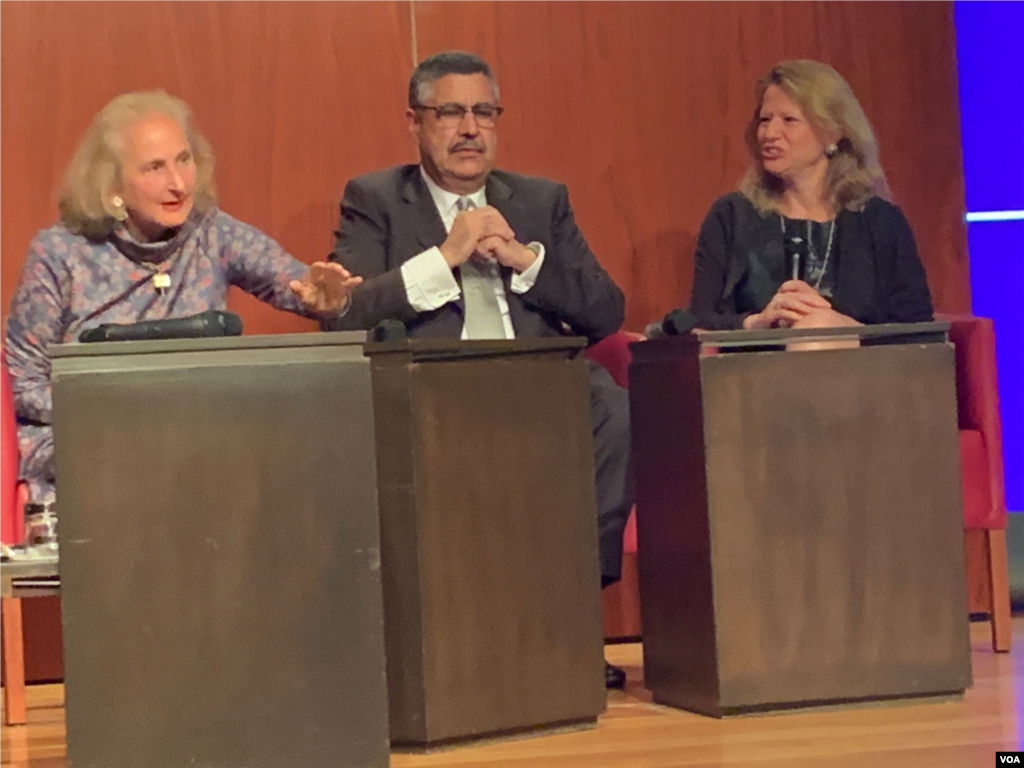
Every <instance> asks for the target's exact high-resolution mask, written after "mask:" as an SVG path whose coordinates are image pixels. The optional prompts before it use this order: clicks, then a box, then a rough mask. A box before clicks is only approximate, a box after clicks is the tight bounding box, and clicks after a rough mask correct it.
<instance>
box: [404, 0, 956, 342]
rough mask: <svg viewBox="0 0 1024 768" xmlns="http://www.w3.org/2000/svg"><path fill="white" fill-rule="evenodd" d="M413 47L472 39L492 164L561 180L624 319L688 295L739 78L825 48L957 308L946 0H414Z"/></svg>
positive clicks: (749, 88)
mask: <svg viewBox="0 0 1024 768" xmlns="http://www.w3.org/2000/svg"><path fill="white" fill-rule="evenodd" d="M414 10H415V16H416V31H417V35H416V39H417V48H418V51H417V52H418V55H419V57H420V58H422V57H424V56H426V55H429V54H431V53H434V52H436V51H438V50H443V49H446V48H461V49H464V50H472V51H474V52H477V53H479V54H481V55H483V56H485V57H486V58H487V59H488V60H489V61H490V62H491V64H492V65H493V66H494V68H495V69H496V75H497V76H498V79H499V84H500V86H501V89H502V93H501V97H502V102H503V103H504V104H505V105H506V107H507V108H508V111H507V112H506V113H505V115H504V116H503V117H502V124H501V127H500V145H499V146H500V149H499V163H500V164H501V165H503V166H504V167H506V168H509V169H510V170H518V171H522V172H526V173H538V174H541V175H545V176H550V177H554V178H557V179H560V180H562V181H565V182H566V183H567V184H568V185H569V190H570V196H571V199H572V201H573V205H574V208H575V211H576V215H577V218H578V220H579V222H580V224H581V226H582V228H583V230H584V232H585V234H586V235H587V238H588V240H589V241H590V243H591V246H592V248H593V250H594V252H595V253H596V254H597V255H598V258H599V259H600V260H601V261H602V263H603V264H604V265H605V266H606V268H608V270H609V271H610V272H611V273H612V274H613V276H614V277H615V279H616V280H617V281H618V282H619V284H620V285H621V286H622V287H623V289H624V290H625V292H626V296H627V301H628V306H627V327H629V328H632V329H639V328H642V327H643V325H644V324H645V323H647V322H648V321H649V320H651V319H653V318H654V317H656V316H658V315H660V314H661V313H663V312H665V311H666V310H668V309H669V308H671V307H673V306H677V305H679V304H685V303H687V302H688V300H689V290H690V284H691V279H692V258H693V247H694V242H695V239H696V235H697V232H698V229H699V227H700V222H701V220H702V219H703V216H704V214H705V213H706V212H707V210H708V208H709V206H710V204H711V202H712V201H713V200H714V199H715V198H716V197H718V196H719V195H721V194H723V193H724V192H726V191H728V190H730V189H731V188H733V187H734V186H735V184H736V181H737V180H738V178H739V176H740V175H741V174H742V172H743V170H744V168H745V167H746V164H747V158H748V155H747V151H746V148H745V146H744V144H743V138H742V133H743V127H744V125H745V122H746V120H747V118H748V116H749V114H750V112H751V110H752V109H753V102H752V93H753V84H754V81H755V80H756V79H757V78H758V77H759V76H760V75H762V74H763V73H764V72H765V71H767V69H768V68H769V67H770V66H771V65H772V64H773V63H775V62H776V61H778V60H780V59H783V58H815V59H819V60H822V61H825V62H827V63H830V64H832V65H833V66H834V67H836V69H838V70H839V71H840V73H842V74H843V75H844V77H846V78H847V80H848V81H849V82H850V84H851V86H852V87H853V89H854V92H855V93H856V94H857V95H858V97H859V99H860V100H861V102H862V104H863V105H864V108H865V110H866V111H867V113H868V116H869V118H870V119H871V120H872V123H873V125H874V127H875V130H876V132H877V134H878V137H879V141H880V144H881V148H882V157H883V162H884V166H885V169H886V172H887V173H888V175H889V177H890V181H891V183H892V186H893V189H894V196H895V201H896V202H897V203H898V204H900V205H901V206H902V207H903V208H904V210H905V212H906V213H907V216H908V218H909V219H910V222H911V225H912V226H913V228H914V231H915V233H916V235H917V238H918V241H919V245H920V250H921V253H922V258H923V260H924V262H925V266H926V268H927V270H928V277H929V281H930V283H931V286H932V290H933V293H934V295H935V300H936V305H937V307H939V308H941V309H943V310H947V311H965V310H969V307H970V291H969V284H968V270H967V260H966V246H965V234H964V227H963V223H962V216H963V211H964V193H963V181H962V171H961V155H960V133H959V119H958V114H959V112H958V105H957V92H956V54H955V41H954V30H953V21H952V6H951V4H948V3H884V4H883V3H861V2H848V3H847V2H844V3H800V2H792V3H730V2H711V3H696V2H687V3H645V2H601V3H597V2H594V3H588V2H583V3H569V2H564V3H533V2H464V3H444V2H432V1H431V2H423V1H422V0H416V2H415V3H414Z"/></svg>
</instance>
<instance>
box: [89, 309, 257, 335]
mask: <svg viewBox="0 0 1024 768" xmlns="http://www.w3.org/2000/svg"><path fill="white" fill-rule="evenodd" d="M241 335H242V318H240V317H239V316H238V315H236V314H235V313H233V312H223V311H221V310H219V309H208V310H207V311H206V312H200V313H199V314H198V315H189V316H188V317H172V318H167V319H163V320H143V321H141V322H138V323H104V324H103V325H99V326H96V327H95V328H89V329H88V330H85V331H82V333H81V335H80V336H79V337H78V340H79V341H80V342H82V343H84V344H89V343H92V342H97V341H149V340H154V339H202V338H212V337H217V336H241Z"/></svg>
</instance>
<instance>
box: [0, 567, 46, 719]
mask: <svg viewBox="0 0 1024 768" xmlns="http://www.w3.org/2000/svg"><path fill="white" fill-rule="evenodd" d="M59 591H60V577H59V575H58V557H57V555H53V556H51V557H36V558H31V559H27V558H26V559H25V560H11V561H9V562H5V563H3V564H2V565H0V598H2V606H0V613H2V617H3V664H4V687H5V688H6V696H5V706H4V723H5V724H6V725H24V724H25V644H24V636H23V634H22V627H21V601H22V598H26V597H44V596H46V595H55V594H57V593H58V592H59Z"/></svg>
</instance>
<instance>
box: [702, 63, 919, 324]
mask: <svg viewBox="0 0 1024 768" xmlns="http://www.w3.org/2000/svg"><path fill="white" fill-rule="evenodd" d="M754 102H755V106H754V112H753V115H752V116H751V120H750V123H749V124H748V126H747V131H746V142H747V147H748V149H749V150H750V154H751V157H752V162H751V165H750V168H749V170H748V171H747V173H746V175H745V176H744V177H743V179H742V180H741V182H740V185H739V189H738V190H737V191H735V192H732V193H729V194H727V195H725V196H723V197H721V198H719V199H718V200H717V201H715V203H714V205H712V207H711V211H710V212H709V213H708V215H707V217H706V218H705V219H704V223H703V224H702V225H701V230H700V235H699V237H698V240H697V249H696V254H695V258H694V278H693V293H692V296H691V301H690V310H691V312H693V314H694V315H695V316H696V319H697V322H698V324H699V326H700V327H702V328H705V329H708V330H712V329H717V330H724V329H731V328H736V329H738V328H747V329H757V328H769V327H798V328H799V327H834V326H847V325H858V324H862V323H890V322H917V321H924V320H930V319H931V318H932V304H931V298H930V295H929V292H928V284H927V282H926V281H925V273H924V268H923V267H922V265H921V262H920V260H919V259H918V256H917V249H916V246H915V244H914V236H913V233H912V232H911V230H910V225H909V224H908V223H907V220H906V218H905V217H904V216H903V213H902V212H901V211H900V209H899V208H897V207H896V206H895V205H893V204H892V203H890V202H888V201H887V200H886V197H887V195H888V185H887V183H886V180H885V174H884V173H883V172H882V168H881V166H880V165H879V161H878V148H877V144H876V142H875V137H874V134H873V133H872V130H871V125H870V124H869V123H868V120H867V117H865V115H864V111H863V110H862V109H861V106H860V104H859V103H858V102H857V99H856V97H854V95H853V92H852V91H851V90H850V87H849V85H847V83H846V81H845V80H843V78H842V77H841V76H840V75H839V74H838V73H837V72H836V71H835V70H834V69H832V68H831V67H829V66H827V65H825V64H821V63H819V62H816V61H808V60H802V61H783V62H781V63H779V64H777V65H775V66H774V67H772V69H771V70H770V71H769V72H768V74H766V75H765V76H764V77H763V78H761V80H759V81H758V83H757V85H756V88H755V93H754Z"/></svg>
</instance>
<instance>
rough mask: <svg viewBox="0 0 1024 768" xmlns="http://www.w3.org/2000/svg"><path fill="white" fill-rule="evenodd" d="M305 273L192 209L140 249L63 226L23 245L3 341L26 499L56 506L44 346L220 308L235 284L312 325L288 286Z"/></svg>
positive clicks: (242, 230)
mask: <svg viewBox="0 0 1024 768" xmlns="http://www.w3.org/2000/svg"><path fill="white" fill-rule="evenodd" d="M307 269H308V267H307V266H306V265H305V264H303V263H302V262H301V261H299V260H297V259H295V258H293V257H292V256H289V255H288V254H287V253H285V251H284V250H283V249H282V248H281V246H280V245H278V244H277V243H276V242H274V240H272V239H271V238H269V237H267V236H266V235H265V234H263V233H262V232H260V231H259V230H258V229H256V228H255V227H252V226H249V225H248V224H244V223H242V222H240V221H238V220H237V219H233V218H232V217H230V216H228V215H227V214H226V213H223V212H222V211H220V210H217V209H216V208H212V209H208V210H206V211H205V212H200V211H198V210H193V211H192V214H191V215H190V216H189V218H188V220H187V221H186V222H185V224H183V225H182V226H181V227H180V228H179V229H178V231H177V232H176V233H175V235H174V236H173V237H172V238H171V239H170V240H167V241H165V242H160V243H139V242H137V241H135V240H133V239H132V238H131V237H130V236H129V235H128V234H127V232H126V231H124V230H119V231H117V232H115V233H114V234H112V235H110V236H109V237H108V238H106V239H104V240H100V241H95V240H89V239H87V238H86V237H84V236H82V235H76V234H73V233H71V232H69V231H68V230H67V229H66V228H65V227H64V225H63V224H57V225H55V226H52V227H50V228H49V229H44V230H42V231H40V232H39V233H38V234H37V235H36V237H35V238H34V239H33V240H32V243H31V245H30V246H29V251H28V256H27V257H26V258H25V265H24V268H23V270H22V274H21V278H20V281H19V283H18V287H17V288H16V289H15V292H14V296H13V298H12V300H11V306H10V313H9V315H8V318H7V330H6V335H5V338H4V356H5V358H6V362H7V365H8V369H9V371H10V377H11V389H12V395H13V399H14V407H15V413H16V416H17V422H18V444H19V449H20V453H21V470H20V477H21V478H22V479H23V480H25V481H27V482H28V485H29V497H30V499H31V500H32V501H52V500H53V498H54V493H53V483H54V470H53V430H52V427H51V396H50V358H49V355H48V352H47V350H48V349H49V347H50V345H51V344H63V343H67V342H74V341H76V340H77V339H78V337H79V336H80V335H81V333H82V331H84V330H87V329H89V328H94V327H96V326H98V325H102V324H104V323H134V322H138V321H140V320H158V319H165V318H173V317H185V316H188V315H193V314H196V313H199V312H203V311H206V310H208V309H224V308H225V301H226V298H227V293H228V287H229V286H232V285H236V286H238V287H239V288H241V289H242V290H244V291H246V292H247V293H250V294H252V295H253V296H255V297H256V298H258V299H260V300H261V301H265V302H267V303H268V304H270V305H272V306H274V307H276V308H277V309H282V310H286V311H289V312H295V313H297V314H301V315H304V316H307V317H312V316H313V315H312V314H311V313H310V312H309V311H308V310H306V309H305V308H304V307H303V305H302V303H301V301H300V300H299V299H298V297H296V296H295V294H293V293H292V291H291V289H290V288H289V287H288V283H289V281H291V280H293V279H297V278H299V277H301V276H302V275H303V274H304V273H305V272H306V270H307ZM158 275H159V276H158ZM155 276H158V277H156V279H154V278H155Z"/></svg>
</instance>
